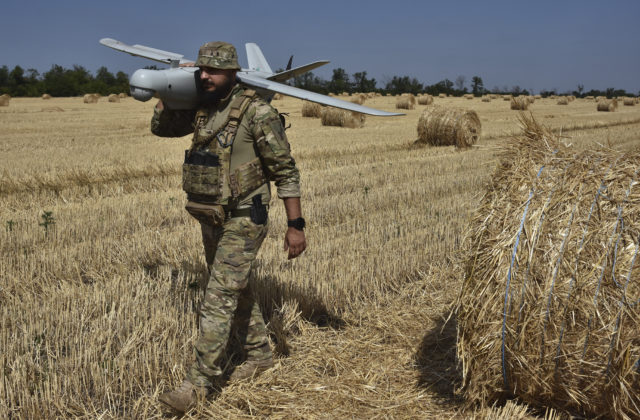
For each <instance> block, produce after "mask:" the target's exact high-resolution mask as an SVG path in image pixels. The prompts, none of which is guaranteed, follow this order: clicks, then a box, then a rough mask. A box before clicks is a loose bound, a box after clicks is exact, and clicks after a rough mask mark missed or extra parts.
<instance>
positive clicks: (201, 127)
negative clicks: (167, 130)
mask: <svg viewBox="0 0 640 420" xmlns="http://www.w3.org/2000/svg"><path fill="white" fill-rule="evenodd" d="M255 97H256V92H255V91H254V90H251V89H245V90H244V91H243V92H242V93H241V94H240V95H238V96H236V97H235V98H233V99H232V100H231V103H230V105H229V108H230V110H229V113H228V116H227V117H226V120H224V122H223V123H222V124H216V125H217V126H218V128H216V127H213V130H211V129H207V124H208V123H214V121H209V112H208V110H204V109H203V110H199V111H198V112H197V113H196V120H195V128H194V135H193V142H192V144H191V148H190V149H189V150H186V151H185V159H184V165H183V166H182V188H183V189H184V191H186V192H187V194H188V195H189V197H190V199H193V200H195V201H201V202H209V203H219V204H228V203H230V202H232V201H236V202H237V200H239V199H242V198H243V197H245V196H246V195H247V194H249V193H250V192H252V191H254V190H255V189H256V188H258V187H260V186H261V185H263V184H265V183H266V182H267V178H266V176H265V174H264V171H263V169H262V164H261V162H260V159H259V158H258V157H257V156H256V155H255V151H254V152H253V153H252V156H251V159H248V160H246V161H245V162H241V163H240V165H236V168H235V170H233V171H231V170H230V168H231V154H232V152H233V146H234V140H235V137H236V134H237V132H238V127H239V126H240V123H241V121H242V117H243V116H244V113H245V112H246V110H247V108H248V107H249V104H250V103H251V101H252V100H253V99H254V98H255Z"/></svg>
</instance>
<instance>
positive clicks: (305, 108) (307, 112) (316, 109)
mask: <svg viewBox="0 0 640 420" xmlns="http://www.w3.org/2000/svg"><path fill="white" fill-rule="evenodd" d="M302 116H303V117H309V118H320V117H321V116H322V105H320V104H317V103H315V102H310V101H304V102H302Z"/></svg>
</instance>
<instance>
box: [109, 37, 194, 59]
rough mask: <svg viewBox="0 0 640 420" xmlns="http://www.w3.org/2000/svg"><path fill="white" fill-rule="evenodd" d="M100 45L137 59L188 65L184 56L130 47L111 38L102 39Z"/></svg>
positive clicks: (142, 47) (148, 48)
mask: <svg viewBox="0 0 640 420" xmlns="http://www.w3.org/2000/svg"><path fill="white" fill-rule="evenodd" d="M100 43H101V44H102V45H104V46H107V47H109V48H113V49H114V50H118V51H123V52H126V53H129V54H131V55H133V56H136V57H142V58H148V59H149V60H154V61H159V62H161V63H166V64H171V63H172V62H175V61H178V62H180V63H188V62H191V61H192V60H187V59H185V58H184V55H182V54H176V53H172V52H169V51H163V50H159V49H157V48H151V47H145V46H144V45H138V44H136V45H128V44H125V43H124V42H120V41H117V40H115V39H111V38H102V39H101V40H100Z"/></svg>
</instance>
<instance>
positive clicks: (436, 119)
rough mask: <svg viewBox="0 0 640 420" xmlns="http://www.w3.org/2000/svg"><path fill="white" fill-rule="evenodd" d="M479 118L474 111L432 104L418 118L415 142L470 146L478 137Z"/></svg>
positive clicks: (434, 144)
mask: <svg viewBox="0 0 640 420" xmlns="http://www.w3.org/2000/svg"><path fill="white" fill-rule="evenodd" d="M480 131H481V124H480V118H478V114H476V112H475V111H471V110H467V109H461V108H444V107H441V106H436V105H434V106H432V107H428V108H426V109H425V110H424V111H423V112H422V115H420V118H419V120H418V139H417V140H416V143H417V144H429V145H432V146H456V147H471V146H472V145H473V144H475V143H476V142H477V141H478V139H479V138H480Z"/></svg>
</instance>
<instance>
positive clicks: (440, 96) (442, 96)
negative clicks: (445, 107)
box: [438, 93, 447, 98]
mask: <svg viewBox="0 0 640 420" xmlns="http://www.w3.org/2000/svg"><path fill="white" fill-rule="evenodd" d="M446 97H447V95H446V94H445V93H441V94H439V95H438V98H446Z"/></svg>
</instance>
